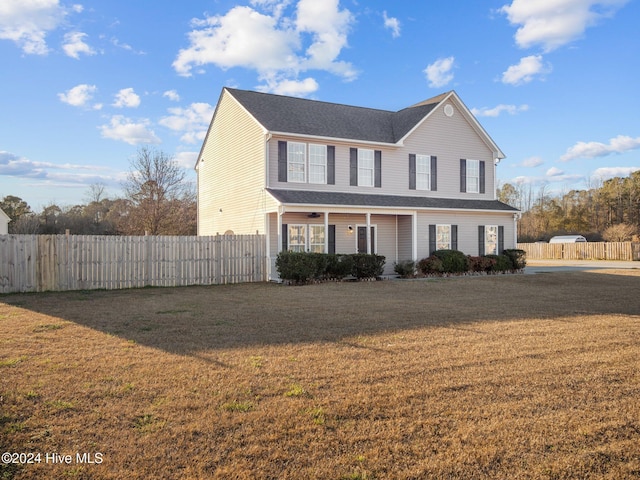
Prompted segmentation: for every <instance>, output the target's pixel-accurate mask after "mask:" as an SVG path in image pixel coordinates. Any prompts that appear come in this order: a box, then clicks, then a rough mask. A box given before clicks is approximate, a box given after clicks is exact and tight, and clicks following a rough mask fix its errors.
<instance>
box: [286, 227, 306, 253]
mask: <svg viewBox="0 0 640 480" xmlns="http://www.w3.org/2000/svg"><path fill="white" fill-rule="evenodd" d="M288 236H289V238H288V242H287V244H288V245H289V250H290V251H292V252H304V251H306V249H307V248H306V247H307V226H306V225H289V235H288Z"/></svg>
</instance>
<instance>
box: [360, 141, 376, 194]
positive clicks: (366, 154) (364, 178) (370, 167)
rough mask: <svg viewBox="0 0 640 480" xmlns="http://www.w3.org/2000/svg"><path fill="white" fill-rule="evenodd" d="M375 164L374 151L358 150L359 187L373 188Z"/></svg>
mask: <svg viewBox="0 0 640 480" xmlns="http://www.w3.org/2000/svg"><path fill="white" fill-rule="evenodd" d="M374 175H375V163H374V154H373V150H366V149H363V148H359V149H358V186H359V187H373V181H374Z"/></svg>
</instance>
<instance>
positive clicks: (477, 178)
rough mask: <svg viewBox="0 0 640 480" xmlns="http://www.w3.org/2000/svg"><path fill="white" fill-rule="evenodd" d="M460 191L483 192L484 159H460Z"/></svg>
mask: <svg viewBox="0 0 640 480" xmlns="http://www.w3.org/2000/svg"><path fill="white" fill-rule="evenodd" d="M460 192H462V193H465V192H467V193H485V162H484V160H469V159H465V158H461V159H460Z"/></svg>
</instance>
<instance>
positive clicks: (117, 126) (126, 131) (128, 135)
mask: <svg viewBox="0 0 640 480" xmlns="http://www.w3.org/2000/svg"><path fill="white" fill-rule="evenodd" d="M150 123H151V122H149V120H147V119H142V120H140V121H138V122H137V123H136V122H134V121H133V120H130V119H129V118H126V117H124V116H122V115H114V116H113V117H111V120H110V122H109V124H108V125H101V126H100V127H99V128H100V131H101V132H102V136H103V137H104V138H110V139H111V140H119V141H121V142H126V143H128V144H129V145H142V144H147V143H160V139H159V138H158V137H156V134H155V133H154V132H153V130H150V129H149V128H148V127H149V125H150Z"/></svg>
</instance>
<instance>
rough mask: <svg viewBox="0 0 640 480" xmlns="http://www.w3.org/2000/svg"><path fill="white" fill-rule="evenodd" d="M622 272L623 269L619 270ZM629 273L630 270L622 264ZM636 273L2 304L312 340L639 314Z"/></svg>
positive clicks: (150, 336) (202, 333) (196, 338)
mask: <svg viewBox="0 0 640 480" xmlns="http://www.w3.org/2000/svg"><path fill="white" fill-rule="evenodd" d="M620 273H623V272H620ZM625 273H628V272H625ZM638 291H640V276H637V275H635V276H634V275H630V276H626V275H622V274H620V275H618V274H610V273H589V272H568V273H565V272H561V273H560V272H559V273H545V274H537V275H508V276H491V277H473V278H448V279H435V280H410V281H384V282H371V283H327V284H320V285H309V286H304V287H285V286H281V285H274V284H241V285H224V286H212V287H183V288H150V289H137V290H118V291H79V292H64V293H41V294H13V295H5V296H0V308H1V304H2V303H5V304H8V305H15V306H18V307H21V308H24V309H27V310H31V311H34V312H38V313H41V314H46V315H49V316H52V317H57V318H60V319H64V320H68V321H71V322H74V323H77V324H80V325H84V326H87V327H89V328H91V329H94V330H97V331H100V332H104V333H108V334H111V335H116V336H118V337H121V338H124V339H127V340H132V341H135V342H136V343H138V344H140V345H145V346H149V347H153V348H157V349H161V350H164V351H166V352H170V353H175V354H181V355H195V356H199V354H200V353H203V352H206V351H208V350H213V349H225V348H236V347H249V346H256V345H282V344H298V343H311V342H349V341H350V340H349V339H352V338H353V337H357V336H360V335H368V334H375V333H379V332H387V331H389V332H393V331H403V330H410V329H414V328H420V327H425V326H426V327H428V326H445V327H451V328H463V329H469V328H472V329H473V328H474V327H473V324H474V323H475V322H481V321H506V320H519V319H534V320H535V319H551V318H563V319H565V320H568V321H571V317H579V316H585V315H593V314H625V315H640V300H638V296H637V295H638Z"/></svg>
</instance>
